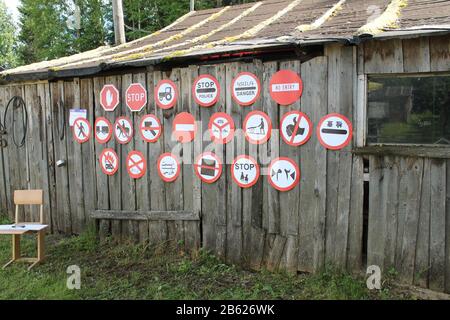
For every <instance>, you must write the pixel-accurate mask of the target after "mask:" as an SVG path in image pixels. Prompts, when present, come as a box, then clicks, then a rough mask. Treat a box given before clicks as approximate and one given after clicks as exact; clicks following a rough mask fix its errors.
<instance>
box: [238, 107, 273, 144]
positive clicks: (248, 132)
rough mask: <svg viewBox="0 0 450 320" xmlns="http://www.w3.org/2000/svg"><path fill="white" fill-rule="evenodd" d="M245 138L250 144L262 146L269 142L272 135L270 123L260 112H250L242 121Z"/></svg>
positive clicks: (266, 116) (265, 115)
mask: <svg viewBox="0 0 450 320" xmlns="http://www.w3.org/2000/svg"><path fill="white" fill-rule="evenodd" d="M244 132H245V137H246V138H247V140H248V141H249V142H250V143H253V144H262V143H264V142H266V141H267V140H269V138H270V135H271V133H272V121H270V118H269V116H268V115H267V114H266V113H264V112H262V111H252V112H250V113H249V114H247V116H246V117H245V120H244Z"/></svg>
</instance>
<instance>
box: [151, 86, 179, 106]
mask: <svg viewBox="0 0 450 320" xmlns="http://www.w3.org/2000/svg"><path fill="white" fill-rule="evenodd" d="M177 100H178V90H177V86H176V84H175V83H174V82H173V81H171V80H161V81H160V82H158V85H157V86H156V89H155V101H156V104H157V105H158V107H160V108H162V109H170V108H172V107H173V106H174V105H175V103H177Z"/></svg>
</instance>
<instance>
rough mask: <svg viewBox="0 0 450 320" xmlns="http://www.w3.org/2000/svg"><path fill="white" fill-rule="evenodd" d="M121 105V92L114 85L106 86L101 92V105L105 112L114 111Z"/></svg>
mask: <svg viewBox="0 0 450 320" xmlns="http://www.w3.org/2000/svg"><path fill="white" fill-rule="evenodd" d="M118 104H119V90H117V88H116V86H114V85H113V84H105V85H104V86H103V88H102V90H101V91H100V105H101V106H102V107H103V109H104V110H105V111H114V110H115V109H116V107H117V105H118Z"/></svg>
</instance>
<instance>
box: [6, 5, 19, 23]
mask: <svg viewBox="0 0 450 320" xmlns="http://www.w3.org/2000/svg"><path fill="white" fill-rule="evenodd" d="M4 2H5V3H6V6H7V7H8V9H9V11H10V12H11V13H12V14H13V17H14V21H16V22H17V21H18V18H19V12H18V11H17V6H18V5H19V2H20V0H5V1H4Z"/></svg>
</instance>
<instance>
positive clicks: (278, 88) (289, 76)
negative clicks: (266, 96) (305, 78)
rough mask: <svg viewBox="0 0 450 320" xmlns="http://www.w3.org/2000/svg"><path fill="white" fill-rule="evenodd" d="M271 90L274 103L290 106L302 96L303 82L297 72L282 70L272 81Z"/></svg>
mask: <svg viewBox="0 0 450 320" xmlns="http://www.w3.org/2000/svg"><path fill="white" fill-rule="evenodd" d="M269 90H270V95H271V97H272V99H273V100H274V101H276V102H277V103H278V104H280V105H282V106H288V105H290V104H293V103H294V102H296V101H297V100H298V99H300V97H301V96H302V92H303V82H302V79H301V78H300V77H299V76H298V74H297V73H296V72H294V71H291V70H280V71H278V72H277V73H275V74H274V75H273V76H272V78H271V79H270V84H269Z"/></svg>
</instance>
